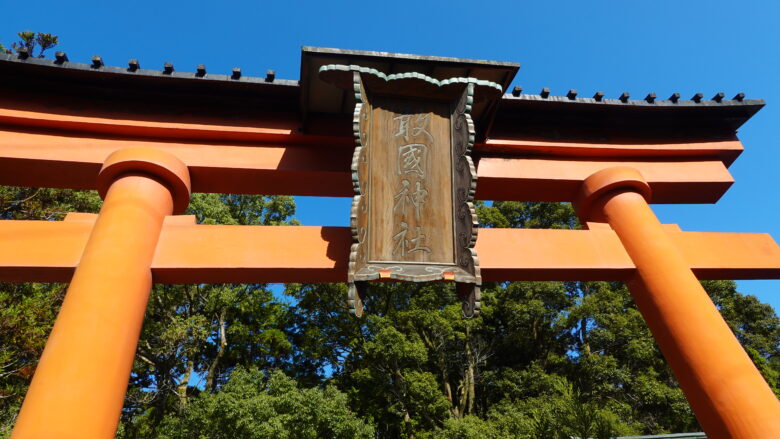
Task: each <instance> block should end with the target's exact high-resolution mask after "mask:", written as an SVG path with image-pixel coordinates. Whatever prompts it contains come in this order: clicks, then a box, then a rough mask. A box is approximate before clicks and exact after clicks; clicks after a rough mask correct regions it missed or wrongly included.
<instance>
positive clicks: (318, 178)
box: [0, 130, 738, 203]
mask: <svg viewBox="0 0 780 439" xmlns="http://www.w3.org/2000/svg"><path fill="white" fill-rule="evenodd" d="M270 145H274V146H270ZM132 146H151V147H154V148H159V149H162V150H165V151H167V152H170V153H171V154H174V155H176V156H177V157H178V158H179V159H180V160H182V161H183V162H184V163H185V164H187V166H188V167H189V169H190V173H191V176H192V188H193V191H195V192H217V193H255V194H266V195H316V196H335V197H349V196H352V195H353V189H352V181H351V175H350V164H351V161H352V146H351V145H350V146H345V147H337V146H330V147H322V146H320V145H285V144H281V145H280V144H278V143H277V144H273V143H272V144H262V145H252V146H238V145H237V144H232V145H231V144H225V143H214V142H205V141H203V142H198V143H185V142H175V141H165V140H152V139H139V138H122V137H119V138H107V137H99V136H95V135H75V134H74V133H70V132H51V131H47V132H30V131H26V130H22V131H11V130H0V184H5V185H16V186H40V187H63V188H76V189H93V188H94V187H95V179H96V177H97V173H98V171H99V170H100V167H101V166H102V165H103V162H104V160H105V159H106V157H108V155H109V154H111V152H113V151H115V150H117V149H120V148H126V147H132ZM537 146H538V143H537ZM710 146H711V145H710ZM564 147H566V146H564ZM737 147H738V145H735V144H734V143H733V142H729V143H728V144H727V145H725V146H724V148H732V149H736V148H737ZM561 148H563V147H561ZM615 165H627V166H633V167H635V168H637V169H638V170H639V171H640V172H641V173H642V175H643V176H644V177H645V179H646V180H647V181H648V183H649V184H650V186H651V187H652V188H653V190H654V194H653V200H652V201H653V202H655V203H709V202H714V201H716V200H717V199H718V198H719V197H720V196H721V195H722V194H723V193H724V192H725V190H726V189H727V188H728V187H729V186H730V185H731V183H732V181H733V180H732V178H731V176H730V175H729V173H728V170H727V169H726V167H725V165H724V164H723V162H722V161H720V160H719V159H717V158H713V157H710V158H708V159H696V158H691V157H686V158H684V159H680V160H675V161H667V160H663V159H660V158H652V157H651V158H642V157H628V158H626V159H625V160H619V159H617V158H615V157H604V158H602V157H587V156H583V157H577V156H574V157H571V159H566V158H565V157H561V156H557V155H549V156H548V157H544V156H539V155H538V154H536V155H532V154H531V153H530V152H529V153H528V154H517V155H516V156H515V157H509V158H506V157H501V156H493V155H490V154H488V152H485V151H483V152H481V153H480V154H478V157H477V172H478V177H479V183H478V184H477V197H478V198H479V199H484V200H526V201H571V200H572V199H573V198H574V194H575V193H576V191H577V188H578V187H579V185H580V183H581V182H582V181H583V180H584V179H585V178H587V177H588V176H589V175H590V174H592V173H594V172H596V171H598V170H600V169H603V168H605V167H610V166H615Z"/></svg>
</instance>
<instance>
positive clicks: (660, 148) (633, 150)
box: [474, 138, 744, 166]
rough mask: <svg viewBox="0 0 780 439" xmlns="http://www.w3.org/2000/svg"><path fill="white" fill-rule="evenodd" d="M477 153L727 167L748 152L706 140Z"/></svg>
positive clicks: (506, 143)
mask: <svg viewBox="0 0 780 439" xmlns="http://www.w3.org/2000/svg"><path fill="white" fill-rule="evenodd" d="M474 149H475V151H477V153H482V152H489V153H492V154H496V153H504V154H508V155H528V154H532V155H545V156H553V157H590V158H594V157H622V158H625V159H627V158H632V157H633V158H639V157H644V158H665V159H669V158H678V159H683V160H684V159H686V158H687V159H688V160H690V159H692V158H703V157H710V158H713V157H717V158H718V159H720V160H721V161H723V162H724V163H725V164H726V165H727V166H729V165H731V163H733V162H734V160H736V159H737V157H739V155H740V154H741V153H742V151H743V150H744V147H743V146H742V142H740V141H739V140H737V139H736V138H734V139H730V140H702V141H699V142H676V143H663V142H659V143H595V142H566V141H540V140H529V139H488V140H486V141H485V143H483V144H479V145H476V146H475V148H474Z"/></svg>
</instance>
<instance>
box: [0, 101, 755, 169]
mask: <svg viewBox="0 0 780 439" xmlns="http://www.w3.org/2000/svg"><path fill="white" fill-rule="evenodd" d="M145 115H146V116H147V117H148V119H146V120H138V114H133V113H131V112H127V111H123V110H122V109H121V108H113V109H111V110H108V109H102V110H101V109H91V111H89V110H85V109H83V108H74V107H73V106H72V105H69V104H67V105H66V104H63V103H60V104H59V106H57V105H56V104H54V103H46V104H42V103H39V102H34V101H23V102H20V101H19V100H18V99H14V98H10V99H8V98H6V99H4V98H2V97H0V124H4V125H11V126H19V127H31V128H34V129H35V128H39V129H40V128H43V129H46V128H49V129H57V130H65V131H70V132H76V133H82V135H84V134H87V135H89V133H91V134H92V135H94V134H110V135H122V136H126V137H130V138H133V137H144V138H148V137H157V138H166V139H171V140H172V141H176V140H179V141H182V140H185V141H186V140H213V141H223V142H225V141H244V142H277V143H279V144H283V145H289V144H309V145H315V144H318V145H322V144H329V145H340V146H347V147H351V146H352V145H353V139H352V137H351V136H344V137H331V136H315V135H310V134H303V133H302V132H301V130H300V128H301V121H300V120H299V119H298V118H297V117H294V116H291V115H285V114H278V115H276V116H275V117H265V118H262V119H258V118H257V117H248V118H244V119H231V120H229V121H226V120H225V119H220V118H214V117H205V116H195V115H192V114H186V115H178V114H176V115H172V114H160V113H157V114H155V113H154V112H152V113H151V114H149V113H148V112H147V113H146V114H145ZM77 135H78V134H77ZM742 150H743V147H742V143H741V142H739V140H737V139H736V138H734V139H726V140H723V139H717V140H713V139H709V140H707V139H704V140H701V141H698V142H671V143H670V142H663V140H662V139H661V140H659V141H658V142H657V143H646V144H637V143H621V142H619V141H618V142H613V143H593V142H567V141H558V140H556V141H544V140H529V139H516V138H508V139H505V138H493V139H488V140H486V141H485V142H484V143H479V144H477V145H476V147H475V151H476V152H477V153H478V154H496V153H500V154H510V155H526V154H534V155H539V154H542V155H551V156H565V157H623V158H628V157H664V158H671V157H698V158H702V157H709V158H719V159H721V160H722V161H723V162H724V163H725V164H726V165H730V164H731V163H732V162H733V161H734V160H735V159H736V158H737V157H738V156H739V154H740V153H741V152H742Z"/></svg>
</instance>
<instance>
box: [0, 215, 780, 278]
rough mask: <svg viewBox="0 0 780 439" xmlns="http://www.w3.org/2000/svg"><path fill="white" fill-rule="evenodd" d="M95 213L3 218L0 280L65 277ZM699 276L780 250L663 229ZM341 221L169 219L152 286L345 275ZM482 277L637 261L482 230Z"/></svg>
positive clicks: (597, 248)
mask: <svg viewBox="0 0 780 439" xmlns="http://www.w3.org/2000/svg"><path fill="white" fill-rule="evenodd" d="M93 221H94V215H89V214H71V215H69V216H68V218H67V219H66V220H65V221H1V222H0V281H11V282H23V281H39V282H68V281H69V280H70V277H71V275H72V273H73V270H74V268H75V266H76V265H77V264H78V261H79V258H80V256H81V253H82V252H83V249H84V245H85V244H86V242H87V238H88V237H89V233H90V231H91V229H92V224H93ZM667 233H669V234H670V235H672V240H673V241H674V242H675V243H677V245H678V246H679V248H680V250H681V251H682V253H683V255H684V257H685V258H686V260H687V261H688V262H689V264H690V266H691V268H692V269H693V271H694V273H696V275H697V276H698V277H699V278H700V279H765V278H766V279H771V278H780V247H778V246H777V244H776V243H775V242H774V241H773V240H772V238H771V237H770V236H769V235H768V234H754V233H704V232H682V231H676V230H675V229H674V228H673V227H669V228H667ZM351 243H352V236H351V234H350V231H349V228H347V227H304V226H299V227H294V226H222V225H196V224H194V217H191V216H181V217H168V218H167V219H166V222H165V225H164V227H163V231H162V234H161V236H160V241H159V243H158V246H157V253H156V255H155V258H154V262H153V265H152V273H153V276H154V280H155V282H157V283H266V282H344V281H346V280H347V263H348V257H349V248H350V245H351ZM476 249H477V253H478V255H479V259H480V266H481V270H482V277H483V279H484V280H485V281H513V280H583V281H585V280H606V281H620V280H626V279H627V278H628V277H630V276H631V275H632V274H633V272H634V270H635V267H634V265H633V263H632V262H631V259H630V258H629V257H628V255H627V254H626V252H625V250H624V249H623V247H622V245H621V243H620V240H619V239H618V237H617V236H616V235H615V233H614V232H613V231H612V230H610V229H604V228H600V229H595V230H542V229H480V230H479V238H478V240H477V245H476Z"/></svg>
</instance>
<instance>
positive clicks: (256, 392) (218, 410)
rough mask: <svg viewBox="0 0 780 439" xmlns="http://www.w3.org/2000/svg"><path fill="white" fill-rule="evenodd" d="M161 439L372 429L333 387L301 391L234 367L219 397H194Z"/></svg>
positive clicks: (259, 437)
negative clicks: (357, 415)
mask: <svg viewBox="0 0 780 439" xmlns="http://www.w3.org/2000/svg"><path fill="white" fill-rule="evenodd" d="M155 437H158V438H160V439H178V438H181V439H194V438H204V439H205V438H208V439H221V438H225V439H233V438H246V439H287V438H289V439H309V438H311V439H315V438H333V439H361V438H363V439H369V438H373V437H374V431H373V428H372V427H371V426H370V425H367V424H365V423H363V422H362V421H361V420H360V419H358V418H357V417H355V415H354V414H353V413H352V412H351V411H350V409H349V405H348V401H347V396H346V395H344V394H343V393H341V392H339V391H338V390H337V389H336V388H335V387H334V386H332V385H330V386H326V387H325V388H324V389H319V388H311V389H301V388H300V387H299V386H298V383H296V382H295V380H293V379H292V378H289V377H287V376H286V375H285V374H284V373H283V372H281V371H280V370H276V371H274V372H271V374H270V376H269V377H268V379H265V377H264V375H263V373H262V372H260V371H259V370H258V369H254V368H253V369H249V370H247V369H244V368H242V367H239V368H236V369H235V370H234V371H233V373H232V374H231V375H230V379H229V380H228V382H227V384H226V385H225V386H224V387H223V388H222V389H221V391H219V392H216V393H210V392H203V393H201V394H200V395H198V396H196V397H194V398H192V401H191V402H190V404H188V405H187V406H186V407H185V408H184V409H183V410H182V411H181V412H180V413H178V414H177V415H176V416H169V417H166V418H165V419H164V420H163V422H162V425H161V426H160V427H159V428H158V430H157V432H156V435H155Z"/></svg>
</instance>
